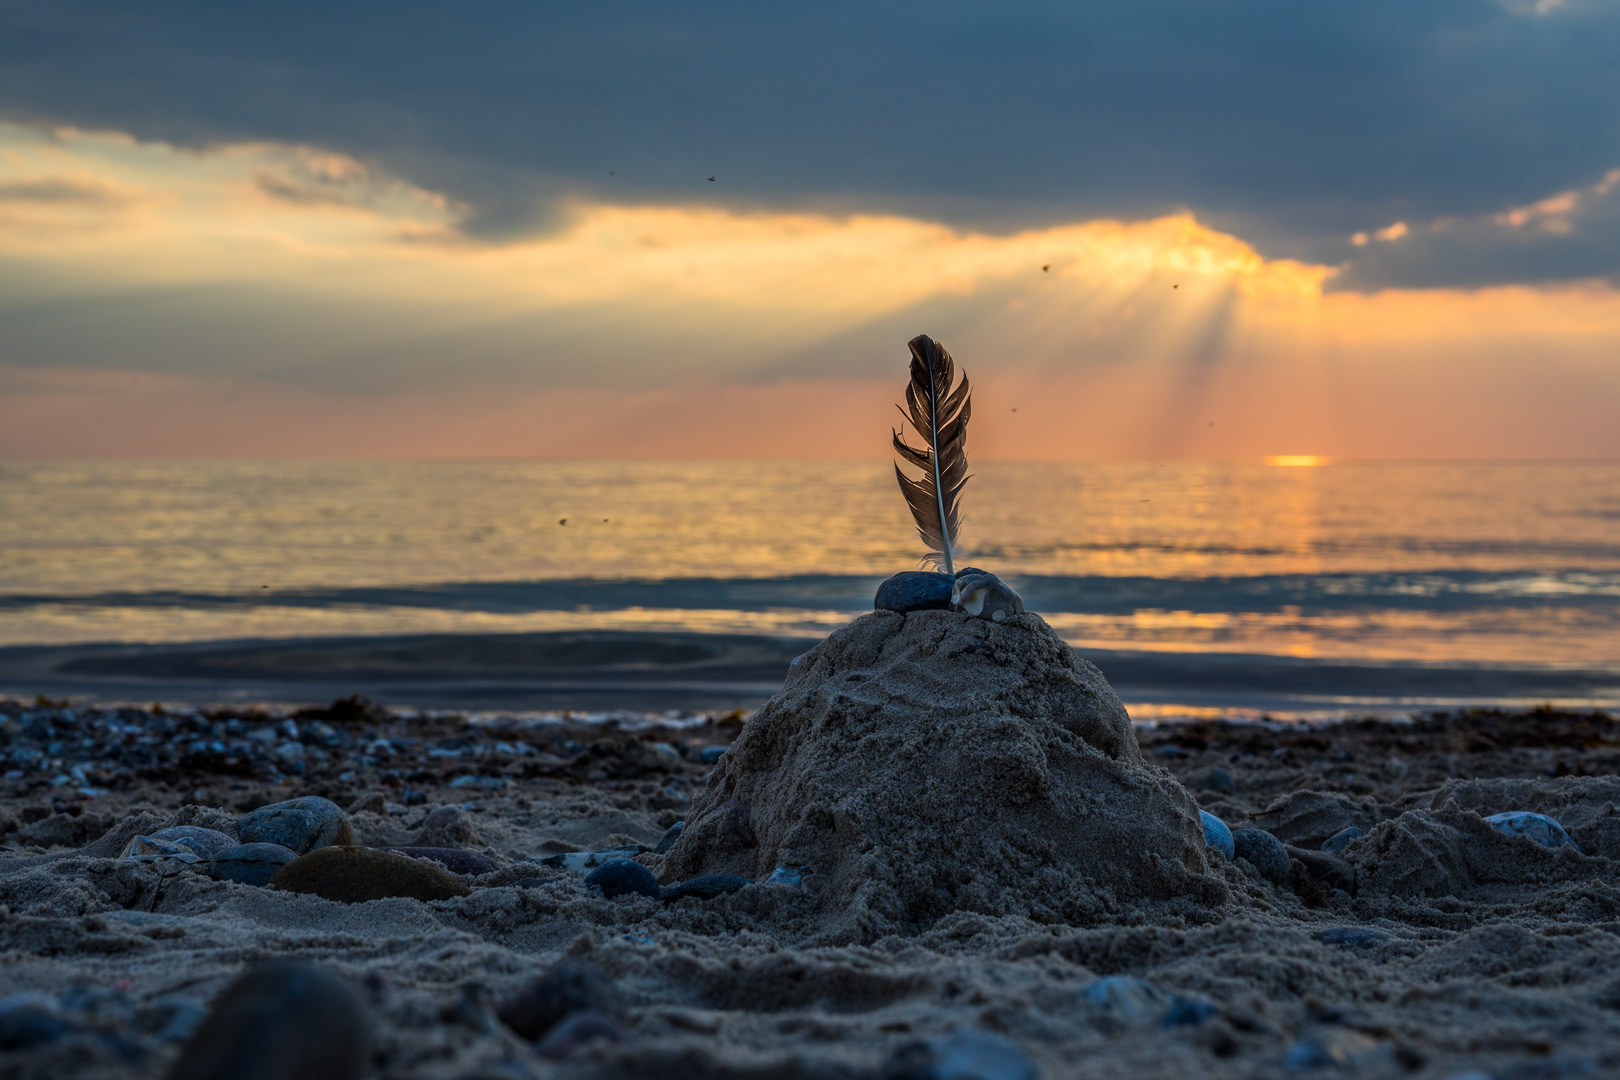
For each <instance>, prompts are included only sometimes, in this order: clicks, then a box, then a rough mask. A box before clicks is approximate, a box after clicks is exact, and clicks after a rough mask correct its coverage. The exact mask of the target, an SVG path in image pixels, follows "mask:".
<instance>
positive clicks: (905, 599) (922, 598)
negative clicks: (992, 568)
mask: <svg viewBox="0 0 1620 1080" xmlns="http://www.w3.org/2000/svg"><path fill="white" fill-rule="evenodd" d="M955 584H956V579H955V578H954V577H952V576H951V575H949V574H936V573H933V572H931V571H928V570H906V571H903V572H901V573H898V574H896V575H894V577H892V578H890V579H889V580H888V581H885V582H884V583H883V584H881V585H879V586H878V591H877V596H876V597H874V598H873V600H872V607H873V609H874V610H877V611H898V612H899V613H900V614H902V615H904V614H905V613H906V612H908V611H944V610H946V609H947V608H949V607H950V606H951V589H952V587H953V586H955Z"/></svg>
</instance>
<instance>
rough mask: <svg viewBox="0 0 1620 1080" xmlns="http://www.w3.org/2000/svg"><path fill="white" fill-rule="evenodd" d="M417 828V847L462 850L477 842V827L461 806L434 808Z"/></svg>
mask: <svg viewBox="0 0 1620 1080" xmlns="http://www.w3.org/2000/svg"><path fill="white" fill-rule="evenodd" d="M418 828H419V829H420V830H421V831H420V832H419V833H418V834H417V837H416V840H417V844H416V846H418V847H441V848H446V847H447V848H464V847H466V846H467V845H469V844H476V843H478V842H479V836H478V826H477V825H476V824H474V823H473V819H472V815H471V814H469V813H468V812H467V811H466V809H465V808H464V807H461V806H456V805H450V806H436V807H434V808H433V809H432V810H431V811H429V812H428V815H427V817H425V818H423V819H422V822H421V824H420V825H419V826H418Z"/></svg>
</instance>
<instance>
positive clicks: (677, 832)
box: [653, 821, 686, 855]
mask: <svg viewBox="0 0 1620 1080" xmlns="http://www.w3.org/2000/svg"><path fill="white" fill-rule="evenodd" d="M685 829H686V822H684V821H677V822H676V823H675V824H673V825H671V826H670V827H669V831H668V832H666V833H665V834H664V835H663V836H660V837H659V838H658V846H657V847H655V848H653V854H655V855H662V854H663V853H664V852H666V851H668V850H669V849H670V848H672V847H674V846H675V841H677V840H679V839H680V838H681V833H682V832H684V831H685Z"/></svg>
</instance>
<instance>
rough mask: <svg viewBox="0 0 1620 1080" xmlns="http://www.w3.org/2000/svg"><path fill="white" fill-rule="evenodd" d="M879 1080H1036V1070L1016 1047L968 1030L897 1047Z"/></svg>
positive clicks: (1015, 1044) (999, 1037)
mask: <svg viewBox="0 0 1620 1080" xmlns="http://www.w3.org/2000/svg"><path fill="white" fill-rule="evenodd" d="M879 1076H880V1077H881V1080H1036V1078H1037V1077H1039V1076H1040V1070H1038V1069H1036V1068H1035V1063H1034V1062H1033V1061H1031V1060H1030V1059H1029V1055H1027V1054H1025V1053H1024V1051H1023V1050H1021V1049H1019V1047H1018V1044H1017V1043H1015V1042H1012V1041H1011V1040H1009V1039H1004V1038H1002V1037H1001V1036H1000V1035H992V1034H990V1033H989V1032H988V1031H978V1030H975V1029H972V1028H969V1029H967V1030H963V1031H953V1032H951V1033H950V1034H949V1035H945V1036H941V1037H940V1038H937V1039H929V1040H927V1041H926V1042H924V1041H917V1042H911V1043H907V1044H905V1045H904V1046H900V1047H897V1048H896V1049H895V1051H894V1052H893V1053H891V1054H890V1055H889V1056H888V1058H886V1059H885V1060H884V1062H883V1068H882V1070H881V1071H880V1073H879Z"/></svg>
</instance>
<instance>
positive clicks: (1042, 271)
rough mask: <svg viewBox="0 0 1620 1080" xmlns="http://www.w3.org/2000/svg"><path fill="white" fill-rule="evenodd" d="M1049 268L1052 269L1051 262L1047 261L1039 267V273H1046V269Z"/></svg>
mask: <svg viewBox="0 0 1620 1080" xmlns="http://www.w3.org/2000/svg"><path fill="white" fill-rule="evenodd" d="M1050 269H1052V264H1051V263H1047V264H1046V265H1045V266H1043V267H1041V273H1043V274H1044V273H1046V272H1047V271H1048V270H1050Z"/></svg>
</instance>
